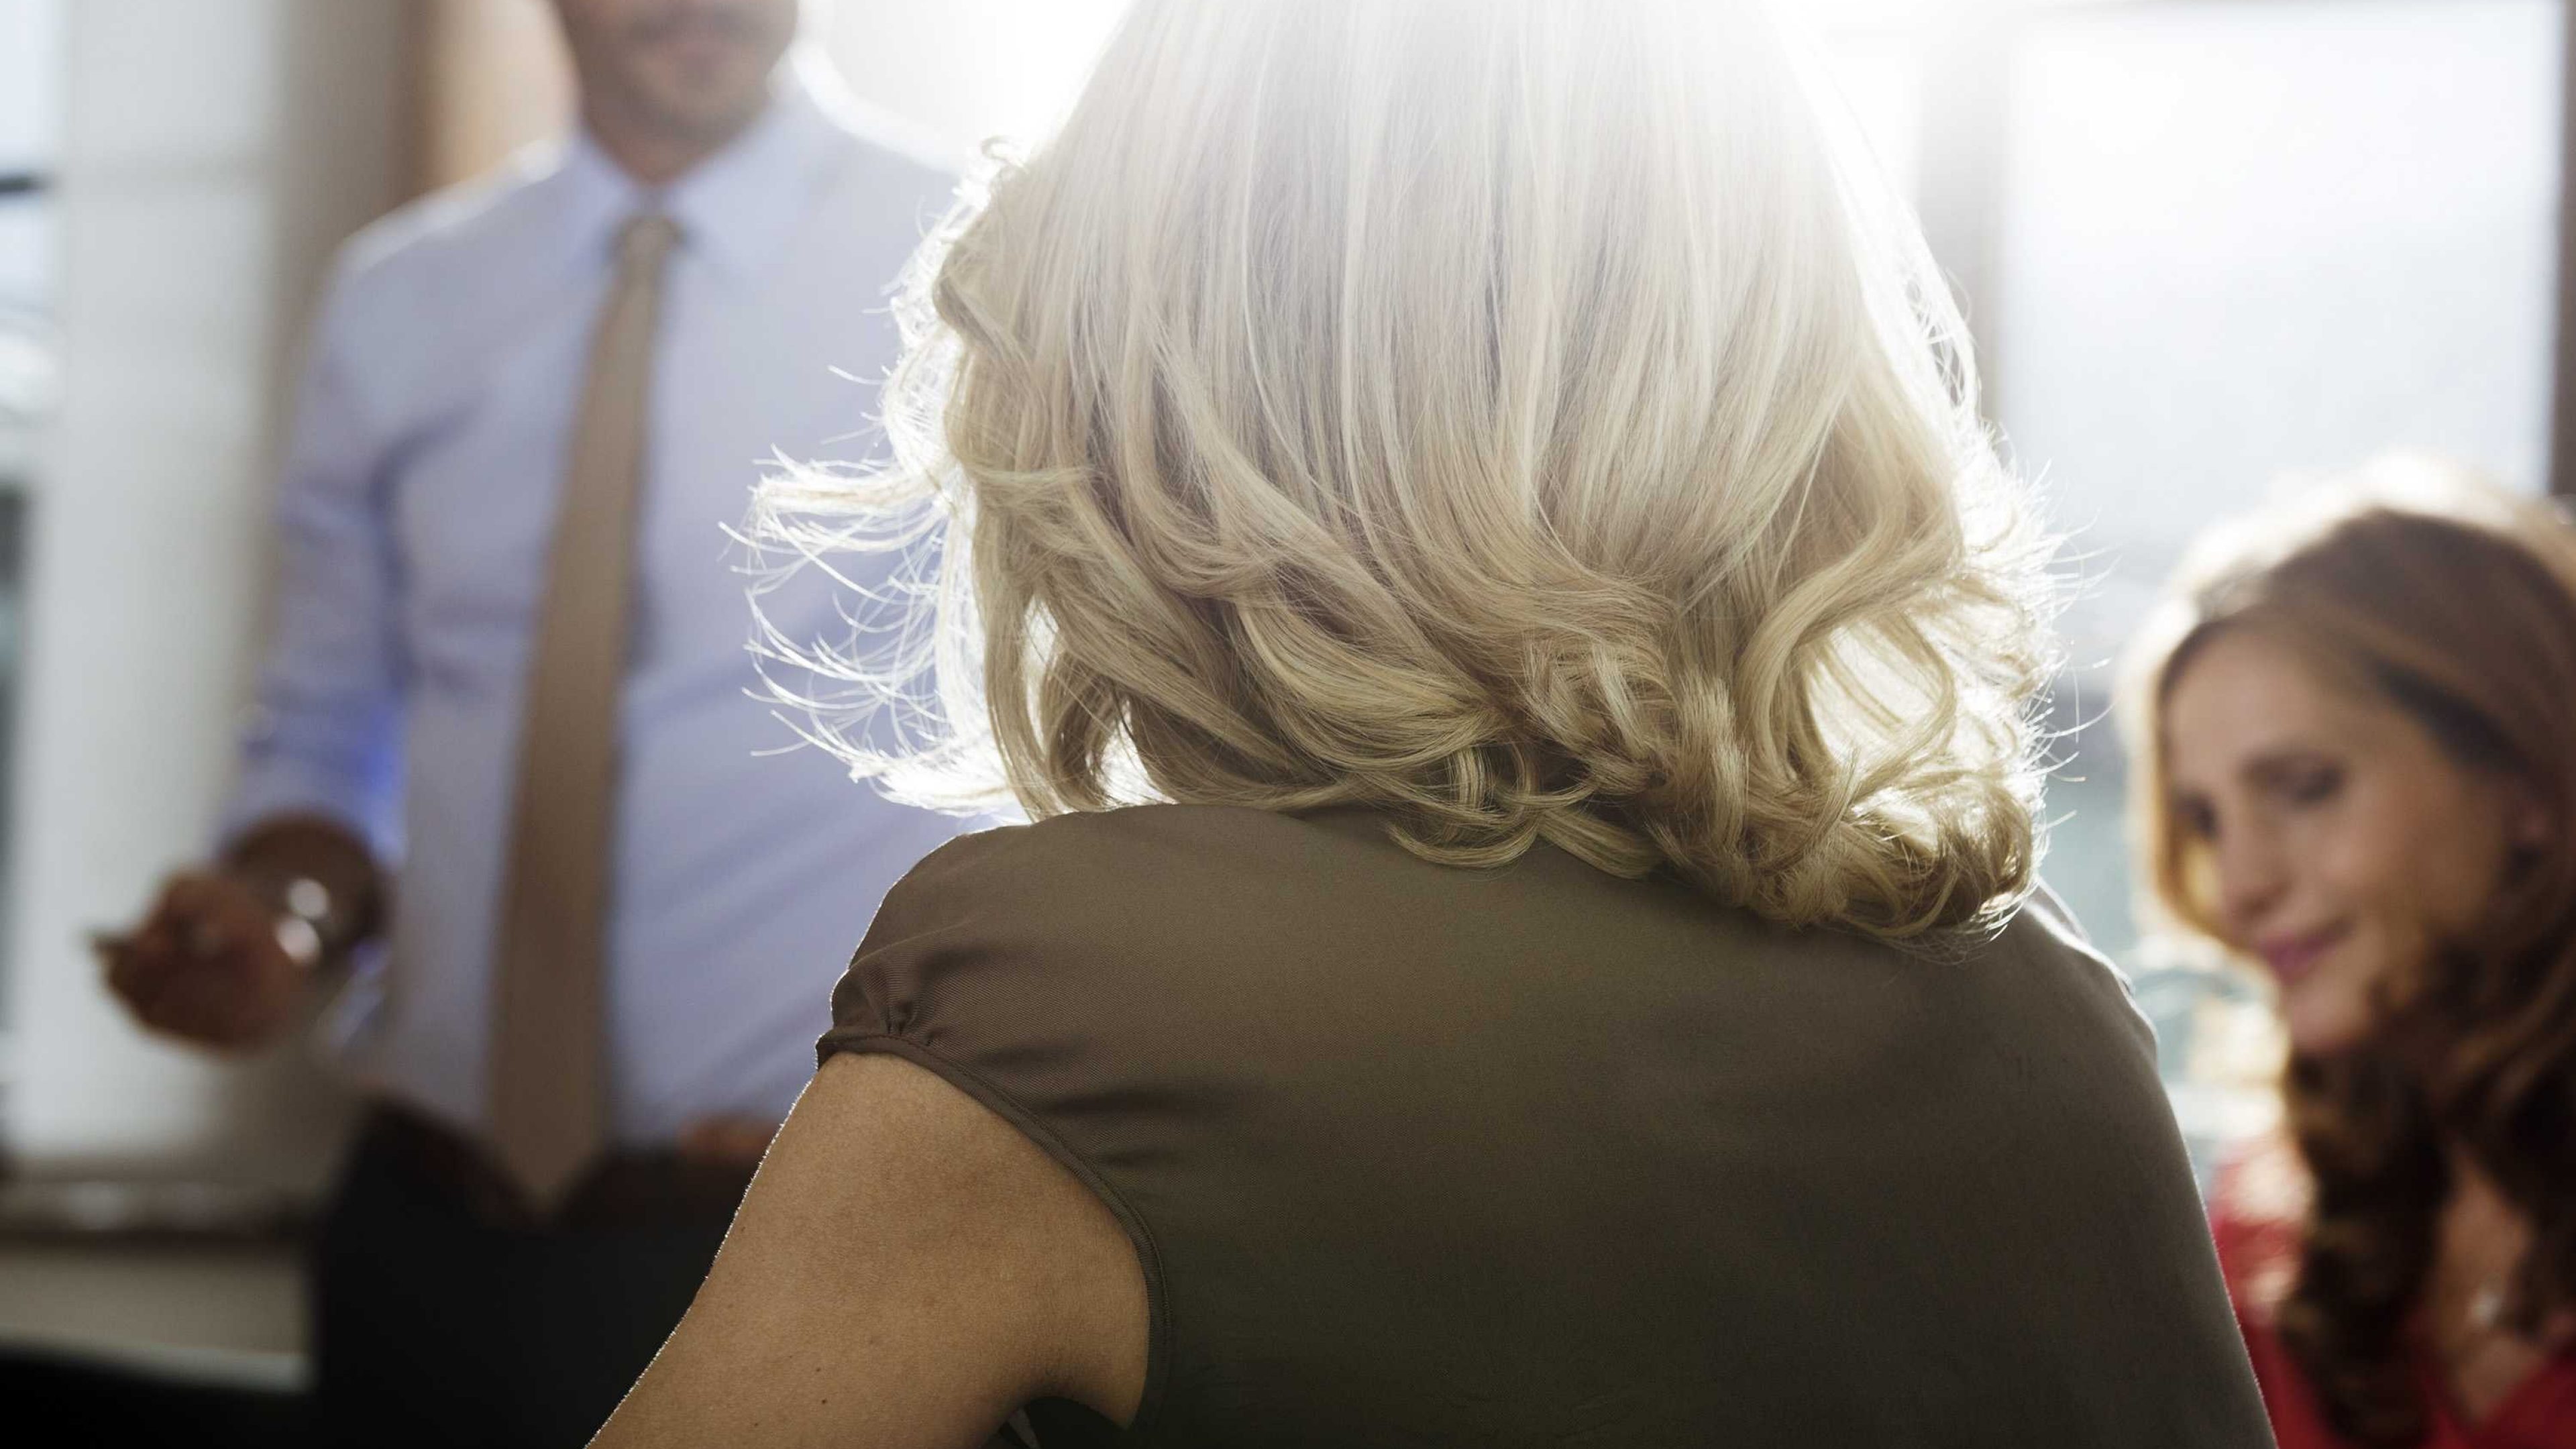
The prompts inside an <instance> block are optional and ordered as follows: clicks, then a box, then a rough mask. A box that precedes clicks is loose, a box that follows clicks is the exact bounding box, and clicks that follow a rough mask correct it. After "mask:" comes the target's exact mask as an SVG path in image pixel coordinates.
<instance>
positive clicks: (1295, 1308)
mask: <svg viewBox="0 0 2576 1449" xmlns="http://www.w3.org/2000/svg"><path fill="white" fill-rule="evenodd" d="M833 1015H834V1021H835V1023H836V1025H835V1027H834V1029H833V1030H832V1032H831V1034H830V1035H828V1036H826V1037H825V1038H824V1039H823V1043H822V1051H823V1053H824V1054H825V1055H826V1056H828V1055H830V1054H832V1053H835V1052H889V1053H892V1054H895V1055H897V1056H901V1057H904V1058H906V1059H909V1060H911V1061H914V1062H917V1063H919V1064H921V1065H922V1066H924V1067H927V1068H929V1069H930V1070H932V1071H934V1072H937V1073H938V1074H939V1075H941V1076H942V1077H944V1078H946V1079H947V1080H949V1081H950V1082H952V1083H954V1084H956V1085H957V1086H958V1087H960V1088H962V1089H964V1090H965V1091H966V1092H968V1093H971V1094H972V1095H973V1096H975V1097H976V1098H977V1099H979V1100H980V1101H982V1102H983V1103H985V1104H986V1105H987V1106H989V1107H991V1108H992V1109H993V1110H994V1111H995V1112H998V1113H1000V1114H1001V1115H1002V1116H1003V1117H1005V1118H1007V1119H1008V1120H1009V1121H1011V1122H1012V1123H1013V1124H1015V1125H1016V1126H1017V1127H1019V1129H1020V1130H1021V1131H1023V1132H1025V1133H1027V1134H1028V1135H1029V1136H1030V1137H1031V1138H1032V1139H1034V1140H1035V1141H1036V1142H1037V1143H1038V1144H1039V1145H1041V1146H1042V1147H1044V1148H1045V1149H1046V1150H1047V1151H1048V1152H1049V1153H1051V1154H1053V1155H1054V1156H1055V1157H1056V1158H1057V1159H1058V1160H1059V1161H1061V1162H1062V1163H1063V1164H1064V1165H1065V1166H1066V1167H1067V1168H1069V1169H1071V1170H1072V1171H1073V1172H1074V1173H1075V1174H1076V1175H1077V1176H1078V1177H1080V1178H1081V1179H1082V1181H1084V1182H1085V1183H1087V1184H1089V1185H1090V1187H1091V1188H1092V1190H1093V1191H1095V1192H1097V1193H1098V1194H1099V1195H1100V1197H1101V1198H1102V1200H1103V1201H1104V1202H1106V1203H1107V1204H1108V1205H1109V1207H1110V1208H1111V1210H1112V1211H1113V1212H1115V1213H1116V1215H1117V1217H1118V1220H1119V1221H1120V1222H1121V1223H1123V1224H1124V1225H1125V1226H1126V1229H1127V1232H1128V1233H1129V1235H1130V1236H1131V1237H1132V1239H1133V1240H1134V1242H1135V1246H1136V1254H1137V1257H1138V1259H1139V1260H1140V1261H1141V1263H1142V1264H1143V1267H1144V1271H1145V1277H1146V1281H1147V1284H1148V1287H1149V1289H1150V1292H1151V1302H1152V1318H1153V1323H1152V1356H1151V1361H1150V1368H1149V1372H1148V1382H1147V1385H1146V1389H1145V1395H1144V1400H1143V1404H1142V1407H1141V1408H1140V1409H1139V1411H1138V1413H1137V1415H1136V1420H1135V1423H1134V1424H1133V1425H1132V1426H1131V1427H1130V1428H1129V1429H1127V1430H1126V1431H1124V1432H1123V1433H1122V1432H1120V1431H1117V1430H1115V1429H1113V1428H1112V1427H1111V1426H1109V1425H1108V1424H1107V1423H1106V1422H1105V1421H1103V1420H1101V1419H1099V1418H1098V1417H1097V1416H1095V1415H1092V1414H1090V1413H1089V1412H1088V1411H1085V1410H1081V1409H1079V1408H1077V1407H1075V1406H1072V1405H1069V1404H1062V1403H1055V1402H1048V1403H1042V1404H1039V1405H1035V1406H1033V1407H1032V1418H1033V1419H1034V1420H1035V1422H1036V1424H1037V1427H1038V1429H1039V1431H1040V1438H1041V1439H1042V1441H1043V1443H1044V1445H1045V1449H1072V1446H1082V1445H1090V1444H1122V1445H1155V1446H1172V1449H1233V1446H1252V1445H1277V1446H1289V1445H1296V1446H1313V1449H1324V1446H1333V1449H1360V1446H1377V1445H1385V1446H1396V1445H1403V1446H1418V1449H1448V1446H1458V1449H1468V1446H1473V1449H1508V1446H1522V1445H1528V1446H1538V1445H1549V1446H1568V1449H1573V1446H1583V1449H1649V1446H1684V1445H1689V1446H1721V1445H1744V1446H1755V1449H1774V1446H1819V1449H1854V1446H1881V1445H1886V1446H1895V1445H1908V1446H1912V1445H1923V1446H1933V1445H1941V1446H1950V1445H1958V1446H1966V1445H1977V1446H1986V1445H1994V1446H2034V1449H2077V1446H2090V1449H2221V1446H2224V1449H2261V1446H2267V1445H2269V1444H2270V1442H2271V1440H2270V1437H2269V1434H2268V1431H2267V1430H2266V1428H2265V1426H2264V1416H2263V1410H2262V1406H2261V1403H2260V1402H2259V1400H2258V1398H2257V1395H2256V1391H2255V1387H2254V1383H2253V1379H2252V1376H2251V1374H2250V1371H2249V1370H2248V1368H2247V1364H2246V1358H2245V1352H2244V1349H2243V1347H2242V1345H2241V1342H2240V1340H2239V1338H2238V1336H2237V1332H2236V1326H2235V1322H2234V1320H2233V1318H2232V1317H2231V1316H2230V1313H2229V1310H2228V1305H2227V1297H2226V1293H2225V1290H2224V1289H2223V1287H2222V1286H2221V1283H2220V1279H2219V1274H2218V1269H2217V1264H2216V1261H2215V1258H2214V1256H2213V1253H2212V1250H2211V1246H2210V1242H2209V1238H2208V1235H2207V1232H2206V1230H2205V1228H2204V1227H2203V1223H2202V1216H2201V1208H2200V1204H2199V1202H2198V1200H2197V1198H2196V1197H2195V1195H2194V1192H2193V1188H2192V1180H2191V1177H2190V1173H2189V1171H2188V1169H2187V1167H2186V1165H2185V1161H2184V1156H2183V1150H2182V1144H2181V1142H2180V1140H2179V1138H2178V1136H2177V1134H2176V1131H2175V1128H2174V1123H2173V1118H2172V1114H2171V1112H2170V1111H2169V1109H2168V1108H2167V1106H2166V1103H2165V1099H2164V1096H2163V1093H2162V1092H2161V1090H2160V1089H2159V1086H2158V1084H2157V1080H2156V1073H2155V1062H2154V1053H2153V1049H2152V1042H2151V1039H2150V1035H2149V1032H2148V1029H2147V1026H2146V1023H2145V1022H2144V1020H2143V1019H2142V1018H2141V1017H2140V1016H2139V1015H2138V1012H2137V1011H2136V1009H2135V1007H2134V1006H2133V1005H2132V1004H2131V1002H2130V1000H2129V997H2128V994H2127V991H2126V989H2125V987H2124V985H2123V983H2122V981H2121V980H2120V978H2119V977H2118V976H2117V975H2115V974H2114V973H2113V971H2112V970H2111V969H2110V968H2109V967H2108V966H2107V965H2105V964H2104V963H2103V962H2102V960H2101V959H2100V958H2098V957H2096V956H2094V955H2092V954H2090V953H2089V952H2088V951H2087V950H2086V949H2085V948H2084V947H2083V946H2082V945H2081V944H2080V941H2079V940H2078V938H2076V937H2075V936H2074V935H2073V934H2072V932H2071V928H2069V927H2068V926H2067V925H2065V924H2063V923H2062V922H2061V921H2059V920H2058V919H2055V918H2054V917H2053V916H2052V915H2051V914H2050V913H2049V912H2048V911H2047V910H2045V909H2044V908H2042V907H2039V906H2033V907H2031V908H2029V909H2026V910H2024V911H2023V912H2022V913H2021V915H2020V916H2019V918H2018V919H2016V920H2015V921H2014V922H2013V923H2012V924H2011V925H2010V926H2008V927H2007V928H2005V929H2004V930H2003V931H2002V932H2001V933H2000V935H1998V936H1996V937H1995V938H1993V939H1991V940H1986V941H1979V942H1976V943H1972V944H1969V945H1967V946H1966V947H1965V948H1964V949H1952V950H1950V951H1948V952H1946V953H1931V954H1924V953H1909V952H1906V951H1902V950H1899V949H1897V948H1894V947H1891V946H1889V945H1886V944H1883V943H1881V942H1878V941H1874V940H1870V939H1865V938H1862V937H1858V936H1854V935H1850V934H1844V933H1839V932H1832V931H1793V930H1785V929H1781V928H1778V927H1774V926H1770V925H1766V924H1765V923H1763V922H1762V921H1760V920H1757V919H1756V918H1754V917H1753V916H1751V915H1749V914H1747V913H1745V912H1743V911H1740V910H1733V909H1729V908H1727V907H1724V906H1721V905H1718V904H1715V903H1714V902H1712V901H1710V900H1708V899H1707V898H1705V897H1704V896H1702V895H1699V894H1697V893H1695V892H1693V891H1691V890H1689V889H1687V888H1685V887H1684V886H1682V885H1679V884H1676V883H1673V882H1670V881H1660V880H1657V881H1632V880H1622V879H1618V878H1616V877H1613V876H1610V875H1608V874H1605V873H1603V872H1601V871H1599V870H1596V869H1594V868H1593V867H1591V866H1588V865H1585V864H1583V863H1581V862H1580V861H1577V860H1575V859H1574V858H1572V857H1571V856H1568V855H1565V854H1563V853H1561V852H1559V851H1556V850H1554V849H1552V848H1548V847H1544V846H1542V847H1540V848H1538V849H1536V850H1533V851H1532V852H1531V853H1530V854H1529V855H1528V856H1526V857H1525V858H1523V859H1522V860H1521V861H1519V862H1518V863H1516V864H1514V865H1511V866H1508V867H1504V868H1501V869H1496V870H1465V869H1457V868H1453V867H1447V866H1440V865H1434V864H1430V863H1427V862H1425V861H1422V860H1420V859H1418V858H1416V857H1414V856H1412V855H1409V854H1407V853H1406V852H1405V851H1404V850H1402V849H1401V848H1399V847H1398V846H1397V845H1395V844H1394V843H1392V842H1391V841H1390V840H1389V839H1387V838H1386V834H1385V830H1384V827H1383V825H1382V824H1381V822H1379V821H1378V820H1376V819H1375V818H1373V817H1371V816H1369V815H1366V814H1363V813H1357V812H1332V813H1327V814H1322V815H1315V816H1307V817H1296V816H1288V815H1280V814H1272V813H1267V812H1261V811H1254V810H1240V809H1228V808H1218V807H1207V806H1150V807H1143V808H1137V809H1129V810H1118V811H1112V812H1107V813H1103V814H1093V815H1077V816H1069V817H1063V818H1059V819H1055V820H1050V821H1047V822H1045V823H1042V824H1039V825H1036V826H1032V827H1019V828H1011V829H1002V830H994V831H989V832H986V833H983V834H979V835H971V836H967V837H964V838H962V839H959V840H957V841H955V842H954V843H952V844H950V845H948V846H946V847H944V848H942V849H941V850H939V851H938V852H937V853H936V854H934V855H932V856H930V857H929V858H928V859H927V860H925V861H923V862H922V863H921V864H920V866H918V867H917V868H915V869H914V871H913V872H912V874H911V875H910V876H909V877H907V878H906V879H905V880H904V881H903V882H902V884H900V885H898V886H897V887H896V888H895V889H894V891H893V892H892V893H891V894H889V895H888V896H887V897H886V900H885V904H884V906H883V908H882V909H881V910H880V911H879V912H878V914H877V918H876V921H875V924H874V926H873V927H872V928H871V929H870V931H869V932H868V936H867V940H866V942H865V944H864V945H862V946H861V947H860V949H859V953H858V956H857V958H856V960H855V961H854V962H853V963H852V965H851V968H850V971H849V974H848V976H847V977H846V978H844V980H843V981H842V983H841V985H840V987H839V989H838V991H837V992H836V993H835V995H834V1000H833Z"/></svg>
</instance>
